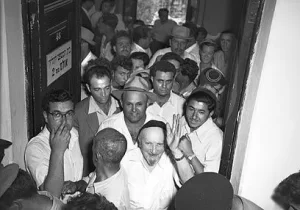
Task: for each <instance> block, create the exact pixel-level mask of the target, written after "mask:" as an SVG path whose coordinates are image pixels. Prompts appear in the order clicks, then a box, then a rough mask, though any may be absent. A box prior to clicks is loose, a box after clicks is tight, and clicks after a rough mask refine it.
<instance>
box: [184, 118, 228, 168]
mask: <svg viewBox="0 0 300 210" xmlns="http://www.w3.org/2000/svg"><path fill="white" fill-rule="evenodd" d="M180 124H181V127H182V133H181V136H183V135H185V134H188V136H189V137H190V139H191V142H192V149H193V151H194V153H195V155H196V156H197V158H198V160H199V161H200V162H201V164H202V165H203V166H204V172H215V173H218V172H219V168H220V161H221V154H222V144H223V132H222V131H221V130H220V128H219V127H218V126H217V125H216V124H215V123H214V122H213V121H212V119H211V118H208V119H207V121H206V122H205V123H204V124H203V125H201V126H200V127H199V128H198V129H197V130H195V131H193V132H190V127H189V126H188V124H187V122H186V120H185V117H182V118H181V119H180Z"/></svg>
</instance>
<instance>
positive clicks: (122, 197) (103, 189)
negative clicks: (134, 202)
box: [84, 166, 130, 210]
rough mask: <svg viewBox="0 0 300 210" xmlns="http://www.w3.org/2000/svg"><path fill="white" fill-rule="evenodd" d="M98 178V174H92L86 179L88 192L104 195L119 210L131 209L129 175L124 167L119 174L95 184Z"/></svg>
mask: <svg viewBox="0 0 300 210" xmlns="http://www.w3.org/2000/svg"><path fill="white" fill-rule="evenodd" d="M96 178H97V176H96V172H92V173H90V174H89V176H88V177H86V178H84V180H85V181H86V182H87V183H88V186H87V188H86V191H87V192H89V193H92V194H94V193H96V194H101V195H103V196H104V197H105V198H106V199H107V200H108V201H110V202H112V203H113V204H114V205H115V206H116V207H117V208H118V210H123V209H124V210H125V209H128V210H129V209H130V199H129V191H128V181H127V174H126V171H125V169H124V168H123V167H122V166H121V167H120V170H119V171H118V172H117V173H115V174H114V175H113V176H111V177H109V178H108V179H106V180H104V181H101V182H95V180H96Z"/></svg>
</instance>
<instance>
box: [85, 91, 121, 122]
mask: <svg viewBox="0 0 300 210" xmlns="http://www.w3.org/2000/svg"><path fill="white" fill-rule="evenodd" d="M110 100H111V105H110V107H109V111H108V114H107V115H106V114H105V113H104V112H103V110H102V109H100V107H99V106H98V105H97V103H96V101H95V99H94V98H93V97H90V102H89V111H88V114H92V113H94V112H96V113H97V117H98V122H99V125H100V124H101V123H102V122H103V121H104V120H106V119H107V118H108V117H110V116H112V115H113V114H114V113H115V112H116V111H117V110H118V109H119V104H118V101H117V100H116V99H114V98H113V97H110Z"/></svg>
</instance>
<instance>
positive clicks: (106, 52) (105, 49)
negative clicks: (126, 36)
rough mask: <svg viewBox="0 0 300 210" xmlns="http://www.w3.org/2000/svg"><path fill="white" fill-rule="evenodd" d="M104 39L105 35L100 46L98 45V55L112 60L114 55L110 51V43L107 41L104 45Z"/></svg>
mask: <svg viewBox="0 0 300 210" xmlns="http://www.w3.org/2000/svg"><path fill="white" fill-rule="evenodd" d="M105 41H106V36H105V35H103V36H102V40H101V46H100V57H101V58H106V59H107V60H109V61H112V60H113V58H114V56H113V54H112V53H111V43H110V42H107V43H106V45H105V46H104V43H105Z"/></svg>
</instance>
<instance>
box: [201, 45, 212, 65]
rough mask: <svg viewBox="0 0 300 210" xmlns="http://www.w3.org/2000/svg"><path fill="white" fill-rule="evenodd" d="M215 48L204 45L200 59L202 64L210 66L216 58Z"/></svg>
mask: <svg viewBox="0 0 300 210" xmlns="http://www.w3.org/2000/svg"><path fill="white" fill-rule="evenodd" d="M214 53H215V47H213V46H207V45H204V46H203V47H202V50H201V49H200V59H201V62H202V63H205V64H208V63H211V62H212V59H213V57H214Z"/></svg>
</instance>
